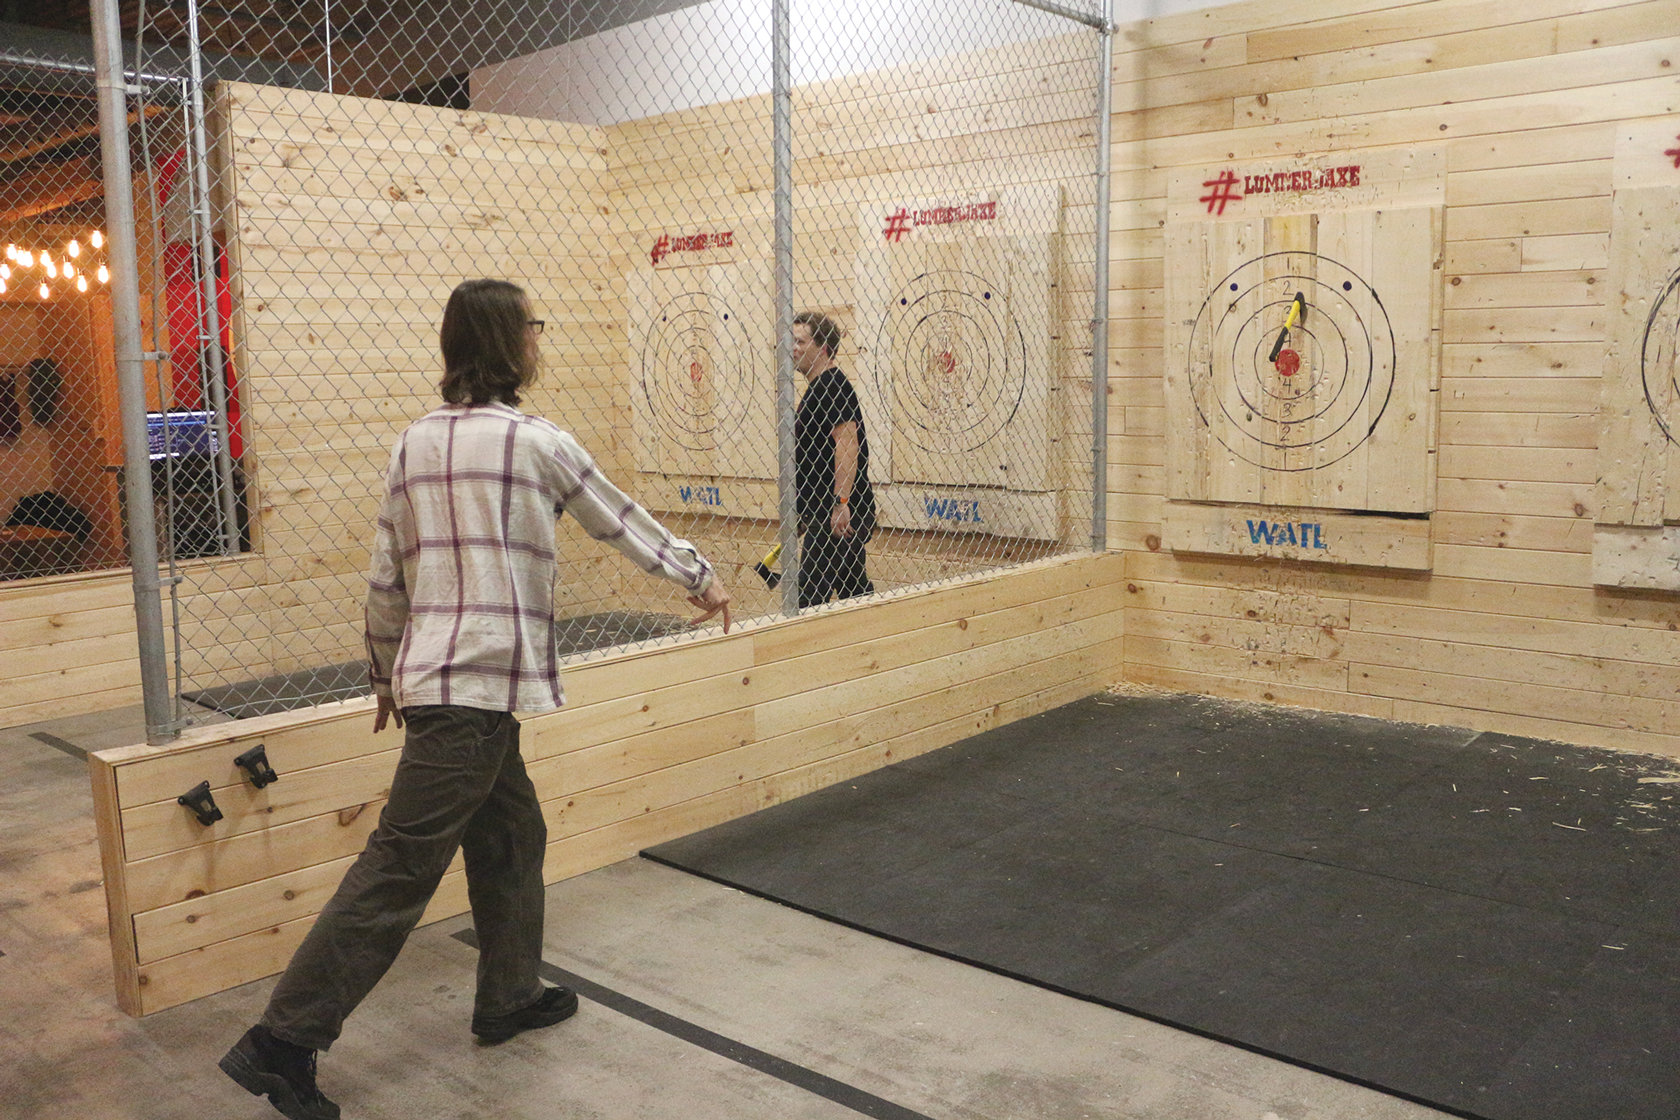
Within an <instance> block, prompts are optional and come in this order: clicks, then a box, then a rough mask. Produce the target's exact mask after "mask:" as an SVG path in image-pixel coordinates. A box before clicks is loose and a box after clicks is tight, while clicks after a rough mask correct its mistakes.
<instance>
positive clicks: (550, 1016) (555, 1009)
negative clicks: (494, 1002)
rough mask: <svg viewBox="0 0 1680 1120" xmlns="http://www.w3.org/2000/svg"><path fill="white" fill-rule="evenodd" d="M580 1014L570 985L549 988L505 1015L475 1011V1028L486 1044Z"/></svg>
mask: <svg viewBox="0 0 1680 1120" xmlns="http://www.w3.org/2000/svg"><path fill="white" fill-rule="evenodd" d="M575 1014H577V993H576V992H574V991H572V990H571V989H570V988H549V989H547V990H546V991H544V992H543V994H542V995H541V996H539V997H538V998H537V1002H535V1003H533V1004H531V1005H530V1006H529V1007H523V1008H520V1009H519V1010H518V1011H510V1012H509V1013H508V1014H506V1015H474V1016H473V1021H472V1032H473V1034H476V1035H477V1036H478V1040H479V1041H480V1042H482V1043H486V1044H494V1043H497V1042H506V1041H507V1040H508V1039H510V1038H512V1037H513V1036H514V1035H516V1034H520V1033H521V1032H524V1031H529V1030H535V1029H537V1028H538V1027H552V1026H553V1025H554V1024H556V1023H558V1022H561V1021H562V1020H565V1019H570V1018H571V1017H572V1016H573V1015H575Z"/></svg>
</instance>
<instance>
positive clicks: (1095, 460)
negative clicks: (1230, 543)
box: [1091, 0, 1114, 552]
mask: <svg viewBox="0 0 1680 1120" xmlns="http://www.w3.org/2000/svg"><path fill="white" fill-rule="evenodd" d="M1100 30H1101V33H1102V49H1101V50H1100V51H1098V52H1097V57H1098V66H1099V69H1100V73H1099V75H1098V86H1097V223H1096V224H1097V228H1096V241H1097V245H1096V248H1097V267H1096V275H1095V283H1096V296H1095V299H1094V301H1093V304H1092V308H1091V549H1092V551H1094V552H1104V551H1106V550H1107V549H1108V238H1109V224H1110V219H1109V194H1110V175H1111V171H1112V164H1113V160H1114V153H1113V150H1112V147H1113V145H1112V137H1111V133H1110V128H1111V127H1112V121H1111V118H1112V116H1113V113H1114V0H1103V14H1102V27H1101V29H1100Z"/></svg>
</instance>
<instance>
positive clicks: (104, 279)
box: [99, 265, 111, 284]
mask: <svg viewBox="0 0 1680 1120" xmlns="http://www.w3.org/2000/svg"><path fill="white" fill-rule="evenodd" d="M99 282H100V283H101V284H109V283H110V282H111V270H110V269H108V268H106V267H105V266H104V265H100V266H99Z"/></svg>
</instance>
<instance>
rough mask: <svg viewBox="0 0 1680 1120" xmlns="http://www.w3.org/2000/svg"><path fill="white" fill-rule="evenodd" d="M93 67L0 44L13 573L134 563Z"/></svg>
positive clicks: (3, 478)
mask: <svg viewBox="0 0 1680 1120" xmlns="http://www.w3.org/2000/svg"><path fill="white" fill-rule="evenodd" d="M92 95H93V75H92V67H91V66H90V65H89V59H88V58H87V57H80V58H78V57H75V52H74V51H73V50H72V49H70V48H69V45H68V44H67V43H66V42H65V41H64V40H63V39H61V38H57V37H54V36H51V35H42V36H39V37H37V38H34V39H29V40H26V41H24V42H22V43H13V44H8V46H7V48H6V49H5V50H4V51H3V52H0V135H3V136H4V137H5V143H4V145H3V148H0V243H3V245H4V257H0V521H3V527H0V578H3V579H5V580H7V581H12V580H28V579H39V578H44V577H54V576H62V575H65V574H68V573H75V572H82V571H89V570H100V569H105V568H121V567H123V566H125V565H126V564H127V562H128V561H127V553H126V550H125V544H124V541H125V538H124V532H123V510H122V503H121V497H120V493H121V491H120V486H119V482H120V471H121V466H122V443H121V438H120V436H119V434H118V432H117V409H116V393H115V379H114V375H113V372H112V368H113V367H112V351H111V341H110V310H109V307H110V295H109V288H108V285H109V281H110V270H109V268H108V266H107V263H106V258H105V241H104V224H105V214H104V200H103V190H102V187H101V181H100V169H101V165H100V153H99V114H98V107H97V105H96V103H95V101H94V99H93V96H92Z"/></svg>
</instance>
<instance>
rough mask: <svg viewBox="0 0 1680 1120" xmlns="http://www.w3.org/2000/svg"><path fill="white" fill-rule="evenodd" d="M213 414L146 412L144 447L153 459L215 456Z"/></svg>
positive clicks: (214, 415)
mask: <svg viewBox="0 0 1680 1120" xmlns="http://www.w3.org/2000/svg"><path fill="white" fill-rule="evenodd" d="M215 417H216V414H215V413H214V412H148V413H146V443H147V445H148V448H149V450H150V452H151V457H152V458H153V459H162V458H164V457H165V456H175V455H213V454H215V452H216V427H215Z"/></svg>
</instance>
